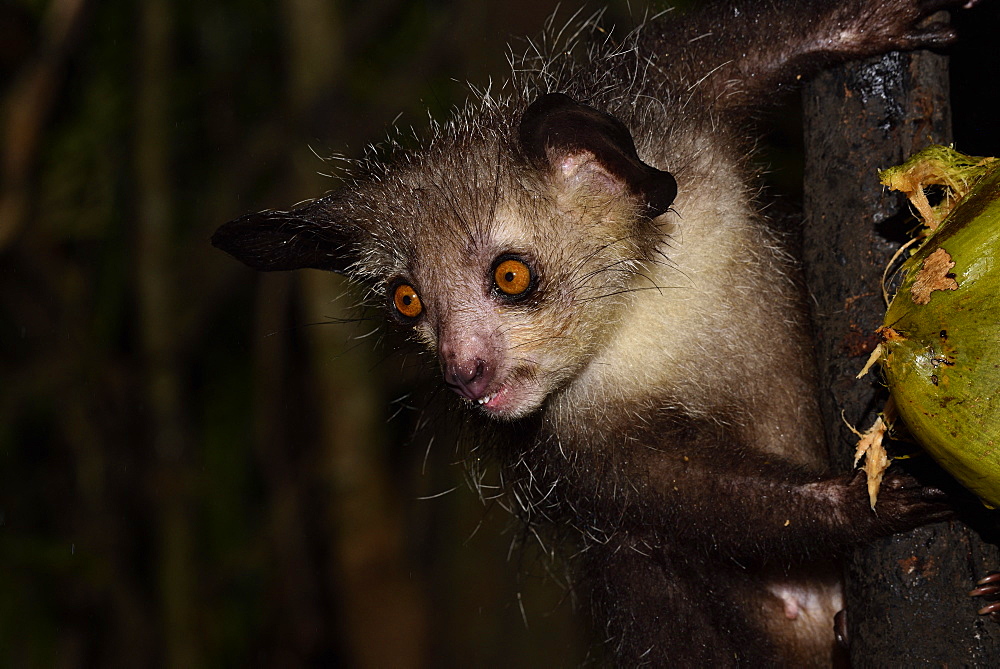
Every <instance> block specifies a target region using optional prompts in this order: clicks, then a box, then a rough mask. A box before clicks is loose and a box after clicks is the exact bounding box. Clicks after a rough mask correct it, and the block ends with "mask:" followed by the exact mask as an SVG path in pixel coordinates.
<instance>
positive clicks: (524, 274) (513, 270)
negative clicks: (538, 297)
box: [493, 258, 532, 297]
mask: <svg viewBox="0 0 1000 669" xmlns="http://www.w3.org/2000/svg"><path fill="white" fill-rule="evenodd" d="M531 279H532V276H531V268H530V267H528V266H527V265H526V264H525V263H524V262H522V261H520V260H517V259H515V258H508V259H507V260H504V261H503V262H501V263H500V264H499V265H497V266H496V269H494V270H493V281H494V282H495V283H496V286H497V288H499V289H500V292H502V293H504V294H505V295H510V296H511V297H517V296H519V295H523V294H524V293H525V292H526V291H527V290H528V289H529V288H531Z"/></svg>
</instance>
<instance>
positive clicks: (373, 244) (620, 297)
mask: <svg viewBox="0 0 1000 669" xmlns="http://www.w3.org/2000/svg"><path fill="white" fill-rule="evenodd" d="M497 118H498V119H499V120H498V121H497V122H496V123H493V124H488V125H487V124H483V123H482V122H480V123H478V124H476V125H475V126H474V127H472V126H469V125H466V126H464V127H459V126H458V124H452V125H451V126H450V128H449V132H447V133H445V134H443V135H442V136H439V137H436V138H435V139H434V140H433V141H432V142H431V143H430V144H429V146H427V147H426V148H424V149H422V150H420V151H413V152H407V153H405V154H404V155H399V156H396V157H395V158H394V159H393V160H391V161H389V162H386V163H378V164H374V165H372V164H370V165H369V166H368V169H367V173H366V174H363V175H359V176H358V177H357V179H355V180H354V181H353V182H352V183H351V185H350V187H348V188H345V189H343V190H341V191H337V192H334V193H332V194H330V195H327V196H326V197H323V198H322V199H319V200H316V201H314V202H312V203H310V204H307V205H305V206H303V207H300V208H298V209H295V210H292V211H288V212H276V211H264V212H260V213H257V214H250V215H248V216H244V217H242V218H239V219H237V220H235V221H231V222H230V223H227V224H226V225H223V226H222V227H221V228H220V229H219V230H218V231H217V232H216V233H215V236H214V237H213V238H212V242H213V244H215V245H216V246H218V247H219V248H221V249H223V250H225V251H227V252H229V253H231V254H232V255H234V256H235V257H236V258H238V259H240V260H242V261H243V262H245V263H246V264H248V265H250V266H251V267H253V268H255V269H259V270H289V269H296V268H300V267H313V268H318V269H325V270H331V271H334V272H339V273H343V274H346V275H347V276H349V277H351V278H353V279H355V280H357V281H359V282H361V283H362V284H365V285H367V286H368V287H369V288H370V289H372V290H373V292H374V294H375V295H376V296H377V297H378V299H379V300H380V301H381V302H382V303H383V304H384V305H385V309H386V311H388V316H389V319H390V320H391V321H393V322H395V323H397V324H399V325H401V326H404V327H408V328H410V329H412V331H413V332H414V333H415V335H416V337H417V338H419V339H420V340H421V341H422V342H424V344H426V346H428V347H429V348H430V349H431V350H433V351H436V353H437V355H438V359H439V361H440V364H441V369H442V372H443V375H444V381H445V383H446V384H447V385H448V386H449V387H451V388H452V389H453V390H454V391H455V392H457V393H458V394H459V395H461V396H462V397H464V398H465V399H466V400H468V401H469V402H472V403H476V404H478V405H479V406H481V407H482V409H483V410H484V411H485V412H486V413H487V414H489V415H491V416H494V417H497V418H518V417H521V416H525V415H527V414H529V413H531V412H533V411H535V410H537V409H538V408H539V407H541V406H542V404H543V403H544V402H545V399H546V398H547V397H548V396H549V395H550V394H551V393H553V392H555V391H558V390H559V389H561V388H563V387H565V386H566V385H568V384H569V383H570V382H571V381H572V379H573V378H574V377H575V376H576V375H577V374H579V372H580V370H581V369H582V368H583V367H584V366H585V365H586V363H587V361H588V360H590V359H591V358H592V357H593V355H594V354H595V351H596V350H597V349H599V348H600V347H601V346H602V345H603V343H604V342H605V341H606V340H607V338H608V337H609V332H610V331H612V330H613V329H614V324H615V323H616V322H617V320H618V317H619V316H620V314H621V312H622V305H623V304H624V303H625V301H626V300H627V299H628V297H627V295H628V293H629V291H630V290H631V289H633V288H635V287H637V286H638V285H639V283H640V282H641V281H642V278H641V277H642V276H643V272H644V267H646V266H647V265H648V264H649V263H652V262H656V260H655V256H656V254H657V247H658V246H659V244H660V242H661V241H662V238H663V233H662V231H661V230H660V228H659V227H658V225H657V221H656V219H657V217H659V216H661V215H662V214H664V213H665V212H666V211H667V209H668V207H669V206H670V205H671V203H672V202H673V199H674V196H675V195H676V191H677V186H676V182H675V181H674V178H673V177H672V176H671V175H670V174H669V173H667V172H664V171H661V170H658V169H656V168H654V167H651V166H649V165H647V164H645V163H643V162H642V161H641V160H640V159H639V157H638V155H637V153H636V149H635V145H634V143H633V140H632V136H631V134H630V133H629V131H628V130H627V129H626V127H625V125H624V124H623V123H621V122H620V121H619V120H618V119H616V118H615V117H613V116H611V115H610V114H607V113H605V112H602V111H599V110H597V109H595V108H593V107H590V106H587V105H583V104H580V103H577V102H575V101H573V100H572V99H570V98H569V97H567V96H565V95H562V94H558V93H552V94H547V95H543V96H542V97H540V98H538V99H537V100H535V101H534V102H533V103H532V104H531V105H529V106H528V107H527V108H526V109H525V110H524V111H523V113H522V114H521V115H520V117H519V118H515V121H514V122H509V121H508V122H504V120H503V114H501V113H498V115H497Z"/></svg>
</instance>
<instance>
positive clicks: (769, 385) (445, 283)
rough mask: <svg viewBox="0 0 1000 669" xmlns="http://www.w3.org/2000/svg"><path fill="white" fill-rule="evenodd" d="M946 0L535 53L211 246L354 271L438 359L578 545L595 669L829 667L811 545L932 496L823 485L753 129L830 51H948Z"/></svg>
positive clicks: (826, 613)
mask: <svg viewBox="0 0 1000 669" xmlns="http://www.w3.org/2000/svg"><path fill="white" fill-rule="evenodd" d="M961 1H962V0H959V2H961ZM955 4H958V3H956V2H952V1H949V0H882V1H870V2H866V1H864V0H800V1H792V0H768V1H767V2H754V1H752V0H737V1H736V2H731V3H724V4H718V5H710V6H705V7H703V8H701V9H700V10H699V11H696V12H694V13H691V14H689V15H686V16H676V15H675V14H674V13H667V14H664V15H662V16H660V17H658V18H656V19H653V20H650V21H647V22H645V23H643V24H642V25H640V26H639V27H638V28H637V29H636V30H634V31H633V32H632V33H631V34H629V35H628V36H627V37H626V38H625V39H624V40H623V41H620V42H615V41H614V40H612V39H611V38H608V37H606V36H605V37H604V38H603V39H602V40H600V41H599V43H596V44H594V45H592V46H591V47H590V49H589V51H588V52H587V53H586V54H584V55H582V56H580V57H579V58H576V59H574V58H573V57H571V56H569V55H568V50H567V49H564V48H563V49H559V50H558V51H557V52H555V53H552V54H548V55H544V54H539V53H534V55H532V56H531V57H525V58H524V59H523V60H521V61H519V62H514V63H513V75H512V79H511V80H510V81H508V82H507V83H506V84H505V85H504V86H502V87H500V90H499V94H498V93H497V91H496V87H494V90H493V91H490V92H487V93H477V94H476V99H475V100H473V101H472V102H470V103H468V104H467V105H466V106H464V107H463V108H461V109H458V110H456V111H455V112H454V113H453V115H452V116H451V118H450V119H449V120H448V121H447V122H446V123H443V124H441V125H435V126H434V127H432V128H431V130H430V132H429V133H428V135H429V136H428V137H427V138H426V139H425V140H424V141H423V142H422V145H421V146H419V148H413V149H404V148H400V147H396V148H395V149H392V150H390V151H388V152H385V151H383V152H375V151H372V152H371V153H370V154H369V155H368V156H367V157H366V158H364V159H362V160H359V161H358V162H356V163H355V164H354V166H353V168H352V169H351V170H350V173H349V174H348V175H347V176H346V177H345V182H346V183H345V185H344V186H343V187H342V188H339V189H337V190H336V191H334V192H332V193H330V194H327V195H325V196H324V197H322V198H320V199H317V200H315V201H313V202H311V203H309V204H306V205H304V206H301V207H299V208H296V209H294V210H292V211H264V212H260V213H257V214H250V215H248V216H244V217H242V218H239V219H237V220H235V221H232V222H230V223H227V224H226V225H224V226H222V227H221V228H220V229H219V231H218V232H217V233H216V235H215V237H214V238H213V242H214V243H215V244H216V245H217V246H218V247H220V248H222V249H224V250H225V251H228V252H229V253H231V254H233V255H234V256H236V257H237V258H239V259H240V260H242V261H243V262H245V263H247V264H248V265H250V266H251V267H254V268H256V269H260V270H291V269H296V268H301V267H311V268H319V269H324V270H330V271H334V272H340V273H343V274H346V275H347V276H348V277H351V278H352V279H354V280H355V281H357V282H358V283H360V284H361V285H363V286H365V287H367V289H368V290H369V291H371V292H370V295H373V296H375V297H376V298H377V300H378V301H379V303H380V304H381V305H384V309H385V311H386V312H387V313H388V318H389V320H390V321H392V322H394V323H395V324H397V325H399V326H401V327H403V328H408V329H409V330H411V331H412V333H413V335H414V336H415V337H416V338H417V339H419V340H420V341H421V342H422V343H423V344H424V345H426V346H427V347H428V349H430V350H432V351H434V352H435V353H436V355H437V358H438V360H439V362H440V366H441V371H442V374H443V376H444V382H445V384H447V385H448V386H449V387H451V388H452V389H453V390H454V391H455V392H457V393H458V394H459V395H460V396H461V397H462V398H464V400H465V401H466V403H467V404H468V407H469V410H470V411H473V412H477V413H478V414H480V416H479V419H480V421H481V422H482V423H484V424H487V425H491V426H492V428H491V429H490V431H491V432H493V433H496V434H498V435H501V436H502V435H505V434H509V435H510V436H511V438H510V439H499V440H496V445H495V447H494V448H493V449H492V450H493V456H494V457H495V458H496V459H497V461H498V462H499V464H500V466H501V468H502V472H503V478H504V481H505V484H506V485H507V486H508V487H509V489H510V491H511V492H512V493H513V494H512V495H511V497H512V499H516V500H517V501H518V502H519V503H520V504H521V505H522V507H523V514H524V516H525V518H526V519H527V520H528V521H529V522H549V523H551V524H553V525H556V526H558V527H560V528H563V529H565V528H572V530H573V531H574V532H576V533H577V535H578V536H577V539H578V540H579V541H580V542H582V545H578V546H577V548H578V549H579V550H578V551H577V554H576V555H577V556H576V558H574V561H575V564H574V568H575V569H576V570H577V579H578V587H579V588H580V589H581V590H582V591H584V592H586V593H587V599H588V601H589V602H590V604H591V605H592V608H593V611H594V616H595V618H594V620H595V625H596V629H597V632H598V634H600V635H601V638H602V639H606V640H607V649H608V654H609V655H610V656H611V657H613V658H615V661H616V662H618V663H620V664H622V665H626V666H628V665H637V664H643V663H648V664H651V665H653V666H666V665H667V664H671V665H674V666H713V667H717V666H728V665H733V664H743V665H752V666H779V665H796V666H806V665H810V666H812V665H822V664H828V663H830V662H831V658H832V657H833V654H834V652H835V650H834V645H835V644H834V631H833V629H834V624H833V616H834V614H835V613H836V612H837V611H838V609H839V608H840V606H841V600H840V591H839V585H838V580H837V576H836V574H837V568H836V565H835V564H833V563H832V562H830V560H831V557H832V556H835V555H836V554H837V553H838V552H843V551H844V549H846V548H847V547H850V546H852V545H856V544H858V543H861V542H864V541H867V540H870V539H872V538H873V537H877V536H881V535H886V534H890V533H892V532H896V531H900V530H905V529H908V528H911V527H914V526H917V525H920V524H923V523H926V522H929V521H932V520H936V519H940V518H942V517H944V515H945V514H946V513H947V510H946V507H945V503H944V501H943V500H942V499H941V498H942V493H940V492H938V491H936V490H933V489H928V488H924V487H922V486H920V485H919V484H917V483H916V482H914V481H913V480H912V479H909V478H907V477H905V476H904V475H901V474H898V475H892V474H890V475H889V477H888V479H887V484H886V485H885V486H884V488H883V491H882V494H881V496H880V498H879V502H878V513H877V514H876V513H873V512H872V510H871V509H870V508H869V505H868V501H867V496H866V491H865V486H864V483H863V481H861V480H860V479H858V478H857V477H854V476H851V475H833V474H831V473H829V472H828V471H827V465H826V450H825V445H824V442H823V438H822V437H821V434H820V421H819V418H818V409H817V401H816V395H817V391H816V388H815V387H814V379H813V372H812V364H813V363H812V360H811V356H812V352H811V350H810V347H809V344H808V324H807V318H806V315H805V310H804V308H803V303H802V302H803V300H802V299H801V295H800V292H801V291H800V290H799V288H798V287H797V286H798V285H799V284H798V283H797V281H796V278H795V270H794V266H793V263H791V262H790V261H789V260H788V256H787V253H786V251H785V250H784V249H783V242H782V239H781V236H780V235H778V234H776V233H775V232H774V231H773V230H771V229H770V228H769V226H768V222H767V220H766V219H765V218H764V216H763V215H762V214H761V212H760V211H759V210H758V208H757V206H756V205H755V193H756V192H757V191H758V190H759V188H758V186H756V185H755V184H754V183H753V176H754V170H753V167H752V166H751V165H750V161H749V158H748V154H749V153H750V150H751V148H752V145H753V139H752V137H751V136H750V135H751V134H752V130H751V121H752V119H753V117H754V116H755V115H758V114H759V112H760V111H762V110H763V109H765V108H766V107H768V106H769V105H770V104H771V103H772V101H773V99H774V97H775V95H776V94H777V93H778V92H779V91H780V90H781V89H782V88H783V87H785V86H787V85H790V84H794V83H795V81H796V80H797V79H799V78H800V77H802V76H807V75H810V74H813V73H815V72H816V71H817V70H819V69H820V68H822V67H823V66H824V65H827V64H830V63H834V62H839V61H845V60H850V59H855V58H861V57H866V56H871V55H874V54H878V53H882V52H886V51H890V50H897V49H916V48H921V47H937V46H942V45H945V44H947V43H949V42H950V41H951V40H952V39H953V34H952V32H951V30H950V29H949V28H948V27H947V26H946V25H941V24H931V25H929V26H927V25H925V23H926V22H925V21H924V19H926V18H927V17H928V16H929V15H930V14H931V13H933V12H935V11H936V10H939V9H941V8H942V7H947V6H950V5H955ZM595 34H603V33H597V31H595Z"/></svg>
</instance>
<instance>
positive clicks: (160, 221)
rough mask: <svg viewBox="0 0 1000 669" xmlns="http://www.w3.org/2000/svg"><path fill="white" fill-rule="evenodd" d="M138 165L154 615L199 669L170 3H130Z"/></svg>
mask: <svg viewBox="0 0 1000 669" xmlns="http://www.w3.org/2000/svg"><path fill="white" fill-rule="evenodd" d="M137 8H138V12H139V39H138V40H137V47H138V49H139V51H138V54H137V60H138V66H139V67H138V79H137V82H136V86H137V90H136V117H135V131H136V134H135V166H136V194H137V197H138V211H137V216H136V253H135V257H134V261H135V265H134V266H133V277H134V280H135V285H136V291H137V292H136V299H137V301H138V311H139V328H140V342H141V347H142V352H143V355H144V363H145V379H146V384H147V387H146V393H147V396H146V401H147V403H148V426H147V427H148V430H149V435H150V443H149V444H148V447H149V448H151V450H152V453H153V455H154V458H153V466H152V471H150V472H149V474H150V493H151V499H152V502H153V511H154V513H156V515H157V517H156V523H157V537H158V545H157V547H156V555H157V557H158V559H159V564H158V574H157V576H158V590H159V593H158V594H159V600H160V601H159V605H160V606H161V610H160V611H159V614H160V616H161V617H162V619H161V625H162V637H163V643H164V644H165V646H166V647H165V649H164V650H165V660H164V664H165V666H167V667H176V668H178V669H180V668H182V667H183V668H189V667H196V666H198V665H199V654H198V646H197V641H196V639H197V633H196V630H197V623H198V609H197V608H196V606H195V599H194V580H193V579H194V574H195V568H194V567H195V565H194V561H193V541H194V539H193V537H192V528H191V518H190V496H191V492H192V491H191V488H192V483H193V481H192V476H191V472H190V470H189V467H188V466H187V461H188V457H189V454H188V453H187V452H186V451H187V449H188V447H189V440H188V438H187V435H185V429H184V420H183V408H182V400H181V393H182V391H181V388H182V382H181V379H180V378H179V375H178V367H179V360H178V359H177V354H176V348H175V345H174V342H175V341H176V338H177V333H176V332H175V323H176V318H175V314H176V313H177V302H178V300H179V295H178V294H177V290H176V286H175V285H173V277H174V276H175V275H174V273H173V272H172V271H171V268H172V266H173V262H172V261H173V258H172V255H173V254H172V253H171V249H172V244H173V238H172V226H173V221H174V214H173V209H174V206H173V201H172V200H173V198H172V192H171V190H172V189H171V179H170V144H169V138H170V134H171V122H170V114H169V110H170V106H171V104H170V103H171V96H170V91H169V84H170V81H171V79H170V77H171V72H172V67H171V56H172V52H171V37H172V20H173V16H172V10H171V6H170V3H169V2H168V1H167V0H146V1H145V2H142V3H139V4H138V5H137Z"/></svg>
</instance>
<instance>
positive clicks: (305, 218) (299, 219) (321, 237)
mask: <svg viewBox="0 0 1000 669" xmlns="http://www.w3.org/2000/svg"><path fill="white" fill-rule="evenodd" d="M361 235H362V233H361V229H360V228H358V227H357V226H356V225H351V224H346V225H345V224H343V223H339V222H336V221H334V220H333V213H332V210H331V207H330V198H329V197H325V198H322V199H319V200H314V201H313V202H310V203H309V204H306V205H303V206H301V207H298V208H296V209H293V210H291V211H261V212H258V213H256V214H247V215H246V216H241V217H240V218H237V219H236V220H233V221H229V222H228V223H226V224H225V225H223V226H222V227H220V228H219V229H218V230H216V231H215V234H214V235H212V245H213V246H215V247H217V248H220V249H222V250H223V251H225V252H226V253H229V254H230V255H232V256H233V257H235V258H236V259H237V260H240V261H242V262H244V263H246V264H247V265H249V266H250V267H252V268H254V269H256V270H262V271H275V270H289V269H300V268H303V267H312V268H315V269H325V270H329V271H332V272H339V273H343V272H344V271H345V269H346V268H347V266H348V265H350V264H351V263H352V262H353V261H354V253H356V245H357V242H358V241H360V238H361Z"/></svg>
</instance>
